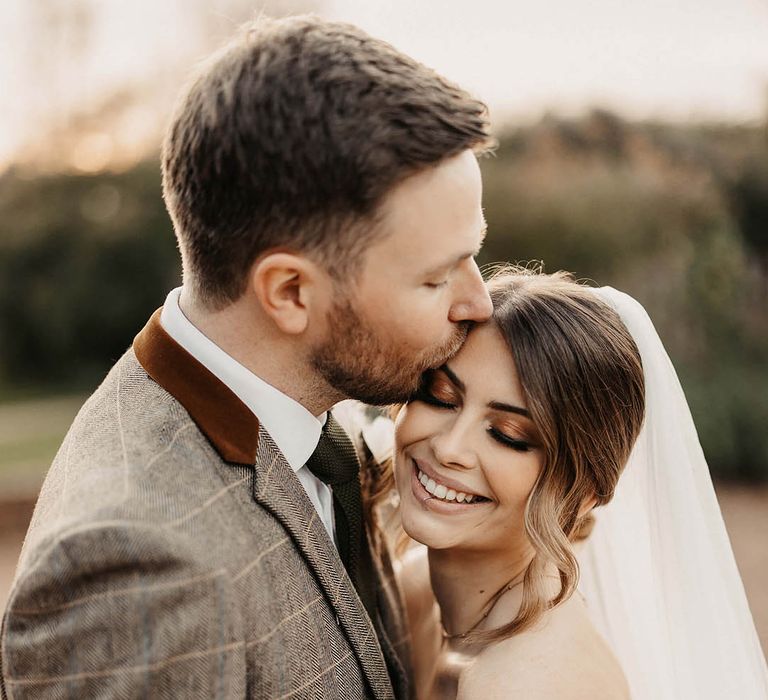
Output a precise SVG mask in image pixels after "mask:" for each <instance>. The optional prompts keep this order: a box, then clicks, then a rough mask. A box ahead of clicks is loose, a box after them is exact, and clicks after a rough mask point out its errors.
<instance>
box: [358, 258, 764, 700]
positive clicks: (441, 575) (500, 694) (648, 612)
mask: <svg viewBox="0 0 768 700" xmlns="http://www.w3.org/2000/svg"><path fill="white" fill-rule="evenodd" d="M489 286H490V291H491V297H492V299H493V303H494V316H493V319H492V320H491V321H490V322H488V323H486V324H484V325H482V326H478V327H477V328H475V329H474V330H473V331H472V332H471V333H470V334H469V337H468V339H467V341H466V343H465V345H464V346H463V348H462V349H461V350H460V351H459V353H458V354H457V355H456V356H455V357H454V358H453V359H451V360H449V361H448V362H447V363H446V364H445V365H443V366H442V367H440V368H439V369H436V370H432V371H429V372H427V373H426V374H425V375H424V377H423V380H422V383H421V386H420V388H419V390H418V391H417V393H416V394H415V395H414V396H413V397H412V399H411V400H410V401H409V402H408V403H407V404H406V405H405V406H403V407H401V409H400V410H399V412H398V413H397V417H396V422H395V450H394V459H392V460H388V459H384V457H385V454H383V452H385V449H383V448H384V446H385V445H386V440H385V441H382V435H381V427H382V421H376V422H375V423H374V424H373V425H370V424H369V425H368V426H366V427H365V428H364V429H363V438H364V439H365V440H366V441H367V443H368V446H369V447H370V450H371V452H373V454H374V456H375V457H377V458H378V459H377V461H378V462H379V463H380V464H384V475H383V477H382V479H383V482H382V483H380V484H379V485H378V489H377V493H379V494H385V493H386V492H387V488H386V486H387V480H388V479H389V478H391V477H392V476H394V480H395V482H396V486H397V491H398V493H399V515H400V523H401V524H402V528H403V529H404V531H405V533H407V535H408V536H409V537H410V538H411V540H415V541H416V542H418V543H422V544H423V545H426V547H423V546H420V545H416V546H414V547H410V548H409V549H408V550H407V551H406V553H405V554H404V555H403V557H402V562H401V563H402V566H401V569H400V578H401V583H402V586H403V588H404V592H405V595H406V600H407V603H408V612H409V618H410V623H411V634H412V642H413V649H414V668H415V674H416V681H417V692H418V695H419V697H420V698H429V699H431V698H436V699H437V698H455V697H456V698H460V699H461V700H475V699H478V700H480V699H482V700H486V699H492V698H526V700H537V699H542V700H543V699H545V698H547V699H549V698H558V699H560V700H569V699H573V700H576V699H577V698H585V699H586V698H590V700H595V699H597V700H599V699H601V698H605V699H606V700H608V699H611V700H614V699H616V700H618V699H623V698H633V700H665V699H669V700H672V699H674V700H694V699H695V700H710V699H711V700H716V699H717V700H726V699H727V700H731V699H734V700H736V699H738V700H765V699H766V698H768V680H767V679H768V674H766V666H765V659H764V657H763V655H762V652H761V650H760V646H759V642H758V640H757V635H756V633H755V629H754V624H753V622H752V619H751V616H750V613H749V609H748V607H747V604H746V598H745V596H744V591H743V587H742V585H741V580H740V578H739V576H738V572H737V570H736V567H735V563H734V560H733V555H732V553H731V549H730V545H729V543H728V539H727V535H726V533H725V529H724V526H723V522H722V518H721V516H720V512H719V509H718V507H717V502H716V500H715V497H714V492H713V489H712V484H711V481H710V479H709V474H708V470H707V467H706V463H705V461H704V457H703V455H702V453H701V448H700V446H699V443H698V438H697V436H696V433H695V428H694V427H693V422H692V420H691V417H690V413H689V411H688V407H687V403H686V402H685V398H684V396H683V394H682V390H681V389H680V386H679V382H678V381H677V377H676V375H675V373H674V369H673V368H672V366H671V363H670V362H669V359H668V358H667V356H666V353H665V352H664V349H663V346H662V345H661V342H660V340H659V339H658V336H657V335H656V332H655V330H654V329H653V325H652V324H651V322H650V319H649V318H648V316H647V315H646V314H645V312H644V310H643V309H642V307H641V306H640V305H639V304H637V302H635V301H634V300H632V299H631V298H630V297H628V296H626V295H624V294H622V293H620V292H617V291H616V290H613V289H610V288H603V289H597V290H596V289H590V288H587V287H585V286H581V285H579V284H576V283H575V282H573V281H571V279H570V278H569V277H568V276H567V275H565V274H564V273H558V274H555V275H543V274H535V273H531V272H529V271H527V270H522V269H517V268H515V269H511V270H507V271H505V272H503V273H501V274H499V275H497V276H495V277H494V279H493V280H491V282H490V283H489ZM385 432H386V431H385ZM389 444H390V445H391V441H390V442H389ZM392 464H393V465H394V469H393V474H392V470H390V472H387V465H392ZM390 483H391V482H390ZM593 527H594V530H593ZM591 530H593V531H592V532H591V534H590V531H591Z"/></svg>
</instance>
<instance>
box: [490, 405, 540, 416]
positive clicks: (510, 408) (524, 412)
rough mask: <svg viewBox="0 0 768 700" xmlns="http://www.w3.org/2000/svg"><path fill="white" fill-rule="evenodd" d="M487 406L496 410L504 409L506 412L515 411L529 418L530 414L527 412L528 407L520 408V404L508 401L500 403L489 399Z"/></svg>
mask: <svg viewBox="0 0 768 700" xmlns="http://www.w3.org/2000/svg"><path fill="white" fill-rule="evenodd" d="M488 407H489V408H493V409H495V410H496V411H506V412H507V413H517V414H518V415H521V416H525V417H526V418H530V417H531V414H530V413H529V412H528V409H526V408H522V407H521V406H513V405H512V404H509V403H501V402H500V401H491V403H489V404H488Z"/></svg>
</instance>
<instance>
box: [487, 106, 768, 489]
mask: <svg viewBox="0 0 768 700" xmlns="http://www.w3.org/2000/svg"><path fill="white" fill-rule="evenodd" d="M760 133H761V132H760V130H758V129H754V128H748V127H741V128H739V127H729V128H720V129H717V130H713V129H712V128H710V127H707V126H701V127H695V126H688V127H681V126H671V125H664V124H631V123H627V122H624V121H623V120H621V119H620V118H619V117H616V116H614V115H611V114H609V113H607V112H604V111H595V112H594V113H592V114H590V115H588V116H587V117H586V118H584V119H580V120H562V119H558V118H556V117H554V116H551V115H549V116H547V117H546V118H545V119H543V120H542V121H541V122H539V123H538V124H536V125H533V126H531V127H526V128H518V129H515V130H513V131H510V132H509V133H507V134H502V136H501V140H500V141H501V142H500V148H499V151H498V154H497V157H496V158H493V159H488V160H486V161H484V162H483V164H482V167H483V174H484V182H485V195H484V202H485V208H486V218H487V219H488V223H489V236H488V238H487V242H486V245H485V247H484V249H483V251H482V254H481V260H482V261H483V262H490V261H496V260H512V261H522V262H526V261H530V260H543V261H544V262H545V264H546V268H547V269H548V270H550V271H553V270H557V269H566V270H570V271H572V272H573V273H574V274H575V275H576V276H577V278H587V279H592V280H594V281H596V282H597V283H598V284H601V285H603V284H608V285H612V286H615V287H618V288H620V289H623V290H625V291H627V292H629V293H630V294H632V295H633V296H635V297H636V298H638V299H639V300H640V301H641V302H642V303H643V304H644V305H645V307H646V308H647V309H648V311H649V313H650V315H651V317H652V318H653V319H654V323H655V324H656V326H657V328H658V329H659V332H660V334H661V336H662V338H663V339H664V341H665V344H666V346H667V348H668V350H669V352H670V355H671V356H672V358H673V360H674V362H675V364H676V367H677V369H678V371H679V373H680V375H681V378H682V380H683V383H684V386H685V387H686V389H687V391H688V394H689V398H690V402H691V407H692V411H693V413H694V416H695V418H696V422H697V425H698V426H699V431H700V437H701V440H702V443H703V445H704V447H705V450H706V452H707V455H708V457H709V460H710V464H711V466H712V467H713V470H714V471H715V473H716V474H719V475H723V476H728V477H731V478H741V479H758V478H760V479H763V480H768V431H766V430H765V425H768V398H766V397H768V363H767V362H766V359H765V358H766V357H768V317H767V315H766V296H768V295H766V289H768V282H767V280H768V277H767V275H768V270H766V267H765V265H764V264H763V265H762V266H759V265H756V260H758V259H759V260H762V261H763V263H764V261H765V252H766V246H767V242H766V241H767V239H766V236H768V233H767V231H768V229H767V228H766V223H765V220H764V218H763V217H764V216H765V215H766V212H768V177H765V179H764V176H765V175H766V174H768V170H766V166H768V144H766V143H765V140H761V139H759V138H758V139H757V140H756V136H757V135H759V134H760ZM761 426H762V427H761Z"/></svg>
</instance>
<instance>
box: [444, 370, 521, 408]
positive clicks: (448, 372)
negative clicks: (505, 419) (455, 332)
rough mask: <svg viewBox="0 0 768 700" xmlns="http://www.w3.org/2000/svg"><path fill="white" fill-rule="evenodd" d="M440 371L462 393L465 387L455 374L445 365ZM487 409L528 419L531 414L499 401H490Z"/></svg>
mask: <svg viewBox="0 0 768 700" xmlns="http://www.w3.org/2000/svg"><path fill="white" fill-rule="evenodd" d="M439 370H440V371H442V372H444V373H445V374H446V376H447V377H448V379H450V380H451V383H452V384H454V385H455V386H456V388H457V389H459V391H461V392H464V391H465V390H466V387H465V386H464V382H462V381H461V379H459V378H458V377H457V376H456V374H455V372H454V371H453V370H452V369H451V368H450V367H449V366H448V365H447V364H445V365H443V366H442V367H440V368H439ZM488 407H489V408H492V409H494V410H496V411H505V412H506V413H517V414H518V415H519V416H525V417H526V418H530V417H531V414H530V412H529V411H528V409H527V408H523V407H522V406H515V405H513V404H510V403H503V402H501V401H491V403H489V404H488Z"/></svg>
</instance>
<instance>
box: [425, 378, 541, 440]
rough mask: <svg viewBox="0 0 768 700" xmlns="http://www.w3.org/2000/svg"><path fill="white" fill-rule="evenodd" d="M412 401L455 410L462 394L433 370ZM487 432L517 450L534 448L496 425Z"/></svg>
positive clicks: (493, 438)
mask: <svg viewBox="0 0 768 700" xmlns="http://www.w3.org/2000/svg"><path fill="white" fill-rule="evenodd" d="M411 401H421V402H422V403H426V404H427V405H429V406H434V407H435V408H439V409H446V410H455V409H457V408H459V406H460V404H461V396H460V394H459V392H458V390H457V388H456V387H455V386H454V385H453V383H452V382H451V381H449V380H448V378H447V377H444V376H441V375H440V373H439V370H433V371H431V372H427V373H426V374H425V375H424V377H423V379H422V381H421V384H420V385H419V388H418V389H417V390H416V393H415V394H414V395H413V396H412V397H411ZM487 433H488V435H489V437H490V438H491V439H492V440H494V441H495V442H497V443H499V444H500V445H503V446H504V447H509V448H511V449H513V450H516V451H517V452H528V451H529V450H531V449H532V448H533V445H532V443H530V442H528V441H526V440H523V439H520V438H516V437H512V436H511V435H509V434H508V433H507V432H505V431H504V430H502V429H500V428H498V427H496V426H494V425H490V426H489V427H488V429H487Z"/></svg>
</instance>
